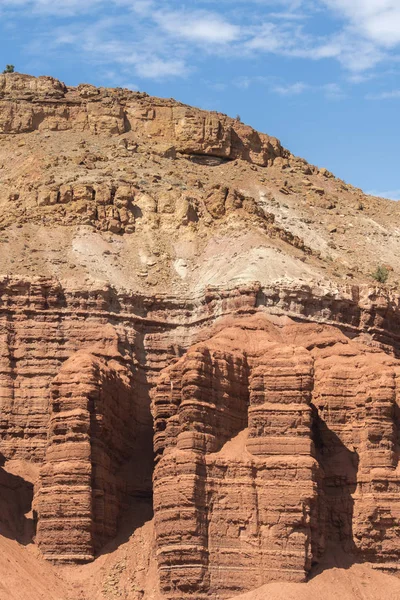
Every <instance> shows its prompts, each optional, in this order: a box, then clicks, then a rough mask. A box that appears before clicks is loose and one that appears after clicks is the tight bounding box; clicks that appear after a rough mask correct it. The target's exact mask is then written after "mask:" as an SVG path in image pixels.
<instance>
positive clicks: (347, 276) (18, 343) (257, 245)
mask: <svg viewBox="0 0 400 600" xmlns="http://www.w3.org/2000/svg"><path fill="white" fill-rule="evenodd" d="M399 212H400V205H398V204H396V203H395V202H391V201H389V200H383V199H380V198H374V197H371V196H366V195H365V194H363V192H362V191H361V190H359V189H356V188H354V187H352V186H351V185H349V184H346V183H345V182H343V181H341V180H339V179H337V178H335V177H334V176H333V174H331V173H330V172H329V171H328V170H327V169H326V168H318V167H316V166H313V165H310V164H308V163H307V162H306V161H305V160H303V159H300V158H297V157H295V156H293V155H292V154H291V153H290V152H289V151H288V150H285V149H284V148H283V147H282V146H281V144H280V142H279V141H278V140H276V139H275V138H272V137H270V136H268V135H266V134H260V133H258V132H256V131H255V130H254V129H252V128H251V127H249V126H246V125H244V124H243V123H241V122H240V121H238V120H235V119H231V118H229V117H227V116H226V115H222V114H219V113H209V112H205V111H201V110H198V109H195V108H192V107H189V106H185V105H183V104H180V103H178V102H176V101H174V100H172V99H171V100H166V99H158V98H151V97H149V96H147V95H146V94H144V93H135V92H131V91H129V90H123V89H115V90H113V89H108V88H95V87H93V86H89V85H80V86H78V87H77V88H69V87H66V86H65V85H64V84H62V83H61V82H59V81H57V80H55V79H52V78H50V77H40V78H34V77H31V76H28V75H21V74H18V73H15V74H8V75H0V275H1V279H0V459H1V464H0V508H1V510H0V534H1V535H0V545H1V552H2V555H3V557H4V559H2V560H0V573H1V576H2V577H1V578H0V580H1V581H3V582H5V583H0V598H1V600H3V598H4V600H5V599H6V598H7V599H12V600H18V599H19V598H22V597H23V598H28V600H39V599H41V598H45V597H46V598H52V599H53V598H54V600H56V599H57V600H78V599H79V600H89V599H90V600H106V599H110V600H111V599H113V598H117V597H121V598H126V600H142V599H143V600H163V599H165V600H167V599H168V600H185V599H189V598H190V599H192V598H193V599H196V600H197V599H199V600H200V599H201V598H214V599H215V600H217V599H220V598H231V597H233V596H237V595H239V594H242V593H251V594H253V596H252V597H253V598H254V600H259V599H261V598H264V597H265V598H269V599H271V598H276V599H278V598H279V600H283V599H285V598H287V599H289V598H292V597H293V598H294V597H304V598H314V596H313V595H312V594H316V595H315V598H319V597H321V594H324V597H326V598H330V596H329V594H330V593H332V594H333V593H336V592H335V588H336V585H335V584H334V583H333V582H332V581H335V577H336V581H339V582H340V585H341V586H342V588H343V590H344V591H343V594H342V595H343V598H346V600H347V599H349V600H356V599H357V600H359V599H360V598H361V599H362V600H364V599H365V600H379V599H380V598H383V597H385V598H391V597H393V598H398V597H400V581H398V579H397V578H395V577H393V575H395V574H396V573H397V571H398V563H399V558H400V537H399V535H400V500H399V498H400V496H399V493H398V491H399V486H400V471H399V451H400V448H399V442H400V420H399V414H400V409H399V404H400V391H399V390H400V360H399V356H400V307H399V304H400V300H399V295H398V284H399V277H400V262H399V260H398V257H399V253H400V228H399V226H398V225H397V223H398V220H399ZM378 268H380V269H381V275H382V273H383V274H384V276H383V277H382V276H381V275H379V274H378V273H377V269H378ZM377 279H385V280H386V279H387V281H386V282H385V284H382V282H379V281H377ZM9 561H12V562H13V564H15V565H16V570H15V576H14V575H13V576H12V577H11V576H10V575H8V574H7V569H8V566H7V565H9ZM346 569H350V571H349V572H351V574H352V575H351V577H349V576H348V575H347V574H346ZM372 569H378V570H380V571H383V572H385V573H386V574H382V573H379V572H376V571H372ZM332 573H334V574H335V575H334V576H333V575H332ZM387 573H390V574H391V576H389V575H387ZM310 578H311V580H310ZM350 579H351V580H352V581H353V582H355V583H354V588H352V584H350V583H349V581H350ZM307 580H309V581H308V583H304V582H305V581H307ZM21 581H22V583H20V584H19V583H18V582H21ZM365 581H367V584H366V589H364V587H365V586H364V583H365ZM276 582H278V583H276ZM282 582H286V583H285V584H283V583H282ZM368 582H369V583H368ZM255 588H259V589H258V590H257V591H256V592H253V590H255ZM382 588H383V589H384V590H385V593H384V595H379V594H380V593H381V590H382ZM379 590H380V591H379ZM274 594H275V595H274ZM291 594H292V595H291ZM307 594H309V595H308V596H307ZM318 594H320V595H319V596H318ZM345 594H347V596H346V595H345ZM368 594H369V595H368ZM391 594H392V595H391ZM248 597H249V596H245V598H246V599H247V598H248ZM332 597H333V595H332ZM335 597H336V596H335Z"/></svg>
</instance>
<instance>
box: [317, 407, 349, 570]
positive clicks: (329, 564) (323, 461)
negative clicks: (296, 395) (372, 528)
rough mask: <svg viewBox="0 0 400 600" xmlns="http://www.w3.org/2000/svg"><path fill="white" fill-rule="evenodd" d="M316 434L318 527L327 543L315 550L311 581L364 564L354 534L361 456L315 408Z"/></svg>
mask: <svg viewBox="0 0 400 600" xmlns="http://www.w3.org/2000/svg"><path fill="white" fill-rule="evenodd" d="M311 406H312V410H313V427H312V435H313V441H314V445H315V452H316V459H317V460H318V463H319V465H320V468H321V479H320V482H319V490H318V528H319V530H320V531H321V532H322V537H323V539H324V542H323V543H321V545H320V547H319V548H314V549H313V554H314V562H313V568H312V570H311V572H310V574H309V578H312V577H314V576H315V575H317V574H319V573H321V572H322V571H324V570H325V569H329V568H333V567H341V568H346V569H347V568H349V567H351V566H352V565H353V564H354V563H356V562H360V556H359V555H358V551H357V546H356V544H355V541H354V535H353V517H354V498H353V494H354V493H355V491H356V488H357V473H358V466H359V456H358V453H357V452H355V451H352V450H350V449H349V448H347V446H346V445H345V444H344V443H343V442H342V440H341V439H340V438H339V437H338V435H337V434H336V433H335V432H334V431H332V430H331V429H330V428H329V427H328V425H327V423H326V422H325V421H324V420H323V419H321V417H320V415H319V413H318V410H317V408H316V407H315V406H314V405H311Z"/></svg>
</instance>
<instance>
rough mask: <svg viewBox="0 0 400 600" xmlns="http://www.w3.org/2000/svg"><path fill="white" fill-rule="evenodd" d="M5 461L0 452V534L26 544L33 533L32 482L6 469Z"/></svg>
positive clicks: (30, 540)
mask: <svg viewBox="0 0 400 600" xmlns="http://www.w3.org/2000/svg"><path fill="white" fill-rule="evenodd" d="M5 463H6V461H5V457H4V456H3V455H2V454H1V453H0V535H2V536H4V537H7V538H9V539H12V540H16V541H17V542H19V543H20V544H23V545H27V544H29V543H30V542H32V539H33V536H34V535H35V520H34V518H33V516H30V513H31V510H32V500H33V484H32V483H30V482H29V481H26V480H25V479H23V478H22V477H19V476H18V475H13V474H12V473H9V472H8V471H6V469H5V468H4V465H5ZM27 515H29V516H27Z"/></svg>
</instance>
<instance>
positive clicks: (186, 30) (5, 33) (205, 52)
mask: <svg viewBox="0 0 400 600" xmlns="http://www.w3.org/2000/svg"><path fill="white" fill-rule="evenodd" d="M6 63H12V64H15V65H16V68H17V70H18V71H20V72H24V73H31V74H33V75H53V76H54V77H57V78H59V79H61V80H63V81H65V82H66V83H67V84H68V85H76V84H78V83H82V82H90V83H93V84H95V85H106V86H121V87H129V88H131V89H139V90H142V91H146V92H148V93H149V94H152V95H158V96H164V97H174V98H176V99H178V100H181V101H183V102H186V103H188V104H193V105H195V106H200V107H202V108H205V109H210V110H218V111H222V112H224V113H227V114H229V115H231V116H234V117H235V116H236V115H240V117H241V119H242V121H245V122H246V123H249V124H251V125H253V126H254V127H256V128H257V129H259V130H261V131H265V132H267V133H269V134H271V135H275V136H277V137H278V138H279V139H280V140H281V141H282V143H283V144H284V145H285V146H286V147H288V148H289V149H290V150H291V151H292V152H293V153H295V154H297V155H299V156H302V157H304V158H306V159H307V160H308V161H310V162H311V163H314V164H317V165H319V166H321V167H322V166H324V167H326V168H328V169H329V170H331V171H333V172H334V173H335V174H336V175H337V176H339V177H341V178H343V179H345V180H346V181H348V182H350V183H352V184H354V185H357V186H359V187H361V188H363V189H364V190H365V191H367V192H372V193H376V194H381V195H384V196H387V197H391V198H395V199H398V198H400V168H399V151H398V145H399V140H400V119H399V108H400V80H399V72H400V0H245V1H241V0H218V2H217V1H215V0H214V1H211V0H209V1H207V0H192V1H190V2H189V1H181V2H179V1H177V0H0V66H1V65H2V64H4V65H5V64H6Z"/></svg>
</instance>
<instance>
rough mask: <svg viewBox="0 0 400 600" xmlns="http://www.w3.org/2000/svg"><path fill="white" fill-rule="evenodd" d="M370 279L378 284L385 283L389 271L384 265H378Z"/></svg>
mask: <svg viewBox="0 0 400 600" xmlns="http://www.w3.org/2000/svg"><path fill="white" fill-rule="evenodd" d="M372 277H373V278H374V279H375V281H379V283H386V282H387V280H388V277H389V271H388V269H387V268H386V267H385V266H384V265H378V266H377V267H376V269H375V271H374V272H373V273H372Z"/></svg>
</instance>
